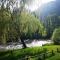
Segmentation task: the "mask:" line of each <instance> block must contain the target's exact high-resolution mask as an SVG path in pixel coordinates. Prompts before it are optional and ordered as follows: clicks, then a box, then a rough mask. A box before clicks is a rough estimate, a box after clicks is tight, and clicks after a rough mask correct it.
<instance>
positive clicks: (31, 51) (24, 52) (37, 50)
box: [0, 45, 60, 60]
mask: <svg viewBox="0 0 60 60" xmlns="http://www.w3.org/2000/svg"><path fill="white" fill-rule="evenodd" d="M57 48H59V49H60V45H52V46H43V47H33V48H26V49H20V50H13V51H4V52H3V51H2V52H0V60H18V59H20V58H24V57H26V56H35V55H39V54H41V53H43V52H44V49H45V50H47V51H52V50H54V51H56V49H57Z"/></svg>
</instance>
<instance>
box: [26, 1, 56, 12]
mask: <svg viewBox="0 0 60 60" xmlns="http://www.w3.org/2000/svg"><path fill="white" fill-rule="evenodd" d="M51 1H55V0H33V2H32V4H30V5H29V6H28V5H26V8H27V9H29V10H30V11H35V10H36V9H38V8H39V7H40V6H41V5H43V4H45V3H48V2H51Z"/></svg>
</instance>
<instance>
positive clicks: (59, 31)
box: [52, 28, 60, 44]
mask: <svg viewBox="0 0 60 60" xmlns="http://www.w3.org/2000/svg"><path fill="white" fill-rule="evenodd" d="M52 40H53V41H54V44H60V28H56V29H55V30H54V32H53V35H52Z"/></svg>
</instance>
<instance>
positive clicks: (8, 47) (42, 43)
mask: <svg viewBox="0 0 60 60" xmlns="http://www.w3.org/2000/svg"><path fill="white" fill-rule="evenodd" d="M47 43H48V44H50V43H52V41H51V40H48V41H42V40H41V41H38V40H33V41H32V42H31V43H26V45H27V47H35V46H42V45H44V44H47ZM21 48H22V44H20V45H19V44H18V45H8V46H2V45H0V51H1V50H12V49H21Z"/></svg>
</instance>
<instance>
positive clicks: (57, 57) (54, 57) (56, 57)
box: [46, 53, 60, 60]
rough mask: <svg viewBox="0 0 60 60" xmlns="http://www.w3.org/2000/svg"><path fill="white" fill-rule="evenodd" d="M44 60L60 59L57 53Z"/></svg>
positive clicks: (59, 54)
mask: <svg viewBox="0 0 60 60" xmlns="http://www.w3.org/2000/svg"><path fill="white" fill-rule="evenodd" d="M46 60H60V53H57V54H56V55H55V56H52V57H50V58H48V59H46Z"/></svg>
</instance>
